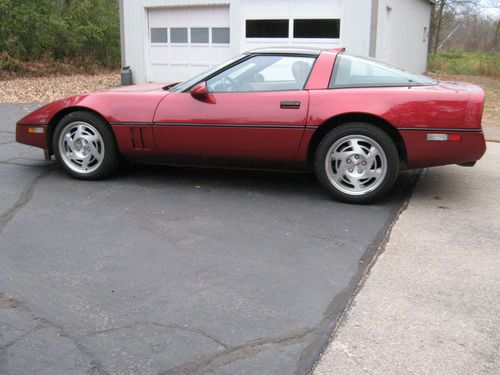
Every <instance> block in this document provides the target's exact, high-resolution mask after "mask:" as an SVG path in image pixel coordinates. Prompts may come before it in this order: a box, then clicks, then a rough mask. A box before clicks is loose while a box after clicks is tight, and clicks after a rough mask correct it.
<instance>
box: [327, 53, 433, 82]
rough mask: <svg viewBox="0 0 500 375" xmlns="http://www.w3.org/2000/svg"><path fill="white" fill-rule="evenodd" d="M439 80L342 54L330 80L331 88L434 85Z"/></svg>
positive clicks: (379, 62)
mask: <svg viewBox="0 0 500 375" xmlns="http://www.w3.org/2000/svg"><path fill="white" fill-rule="evenodd" d="M437 84H438V81H436V80H434V79H432V78H430V77H427V76H424V75H422V74H416V73H412V72H409V71H407V70H405V69H402V68H400V67H397V66H394V65H390V64H386V63H383V62H381V61H378V60H373V59H370V58H366V57H357V56H350V55H345V54H340V55H338V56H337V60H336V62H335V68H334V70H333V74H332V78H331V81H330V88H342V87H387V86H433V85H437Z"/></svg>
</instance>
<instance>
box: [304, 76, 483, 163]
mask: <svg viewBox="0 0 500 375" xmlns="http://www.w3.org/2000/svg"><path fill="white" fill-rule="evenodd" d="M483 102H484V93H483V92H482V90H481V89H479V88H476V89H474V88H471V87H469V89H467V90H461V89H458V88H456V89H454V88H450V87H445V86H442V85H437V86H429V87H392V88H342V89H325V90H311V91H310V108H309V116H308V122H307V130H306V134H305V141H306V142H308V141H309V140H310V139H311V138H312V135H313V134H314V131H315V130H316V129H317V128H318V127H319V126H321V125H322V124H324V123H325V121H327V120H328V119H331V118H333V117H336V116H340V115H345V114H353V113H356V114H369V115H375V116H377V117H380V118H382V119H383V120H385V121H386V122H388V123H389V124H391V125H392V126H394V127H395V128H397V129H398V130H399V132H400V134H401V136H402V138H403V140H404V142H405V146H406V151H407V159H408V160H407V162H408V167H410V168H418V167H427V166H434V165H444V164H451V163H464V162H468V161H474V160H478V159H479V158H480V157H481V156H482V154H483V153H484V150H485V147H484V137H483V134H482V132H480V131H479V130H480V127H481V114H482V106H483ZM443 129H445V130H447V131H448V132H452V131H453V130H456V131H458V132H460V134H462V141H460V142H430V141H427V139H426V135H427V134H428V133H431V132H443ZM466 130H476V131H475V132H474V133H472V132H467V133H462V131H466ZM306 158H307V150H305V149H301V154H299V155H298V161H303V160H305V159H306Z"/></svg>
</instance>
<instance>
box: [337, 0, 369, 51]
mask: <svg viewBox="0 0 500 375" xmlns="http://www.w3.org/2000/svg"><path fill="white" fill-rule="evenodd" d="M371 12H372V0H347V1H346V2H345V3H344V7H343V12H342V21H341V24H340V34H341V37H342V47H345V49H346V52H347V53H349V54H352V55H358V56H369V54H370V35H371V31H370V28H371Z"/></svg>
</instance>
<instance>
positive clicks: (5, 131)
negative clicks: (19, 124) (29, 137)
mask: <svg viewBox="0 0 500 375" xmlns="http://www.w3.org/2000/svg"><path fill="white" fill-rule="evenodd" d="M0 133H3V134H16V132H10V131H8V130H0Z"/></svg>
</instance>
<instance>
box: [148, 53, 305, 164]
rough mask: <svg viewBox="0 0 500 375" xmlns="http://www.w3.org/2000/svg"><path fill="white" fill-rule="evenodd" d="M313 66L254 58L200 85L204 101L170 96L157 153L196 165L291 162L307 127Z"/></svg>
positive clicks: (290, 59)
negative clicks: (204, 94)
mask: <svg viewBox="0 0 500 375" xmlns="http://www.w3.org/2000/svg"><path fill="white" fill-rule="evenodd" d="M313 63H314V57H305V56H284V55H253V56H250V57H249V58H247V59H244V61H242V62H240V63H238V64H236V65H234V66H231V67H230V68H228V69H225V70H223V71H222V72H219V73H218V74H215V75H214V76H212V77H211V78H210V79H208V81H207V82H202V83H200V84H199V85H198V86H200V85H201V88H202V89H203V87H206V91H207V92H206V96H204V97H201V98H200V97H195V96H196V95H192V93H191V92H190V91H187V92H174V93H172V94H170V95H168V96H167V97H166V98H165V99H164V100H163V101H162V102H161V103H160V105H159V106H158V109H157V111H156V114H155V118H154V136H155V141H156V145H157V147H158V151H159V152H160V153H161V154H163V155H164V156H167V157H173V158H177V159H179V158H180V159H183V158H184V159H189V160H194V161H197V162H200V161H201V162H203V161H224V160H225V161H228V160H231V161H234V162H238V161H253V162H278V163H290V162H292V161H293V159H294V156H295V154H296V152H297V149H298V147H299V144H300V141H301V138H302V135H303V132H304V128H305V124H306V118H307V111H308V105H309V93H308V91H306V90H304V89H303V87H304V85H305V82H306V80H307V77H308V75H309V72H310V70H311V69H312V66H313ZM204 85H205V86H204ZM191 91H192V90H191Z"/></svg>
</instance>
